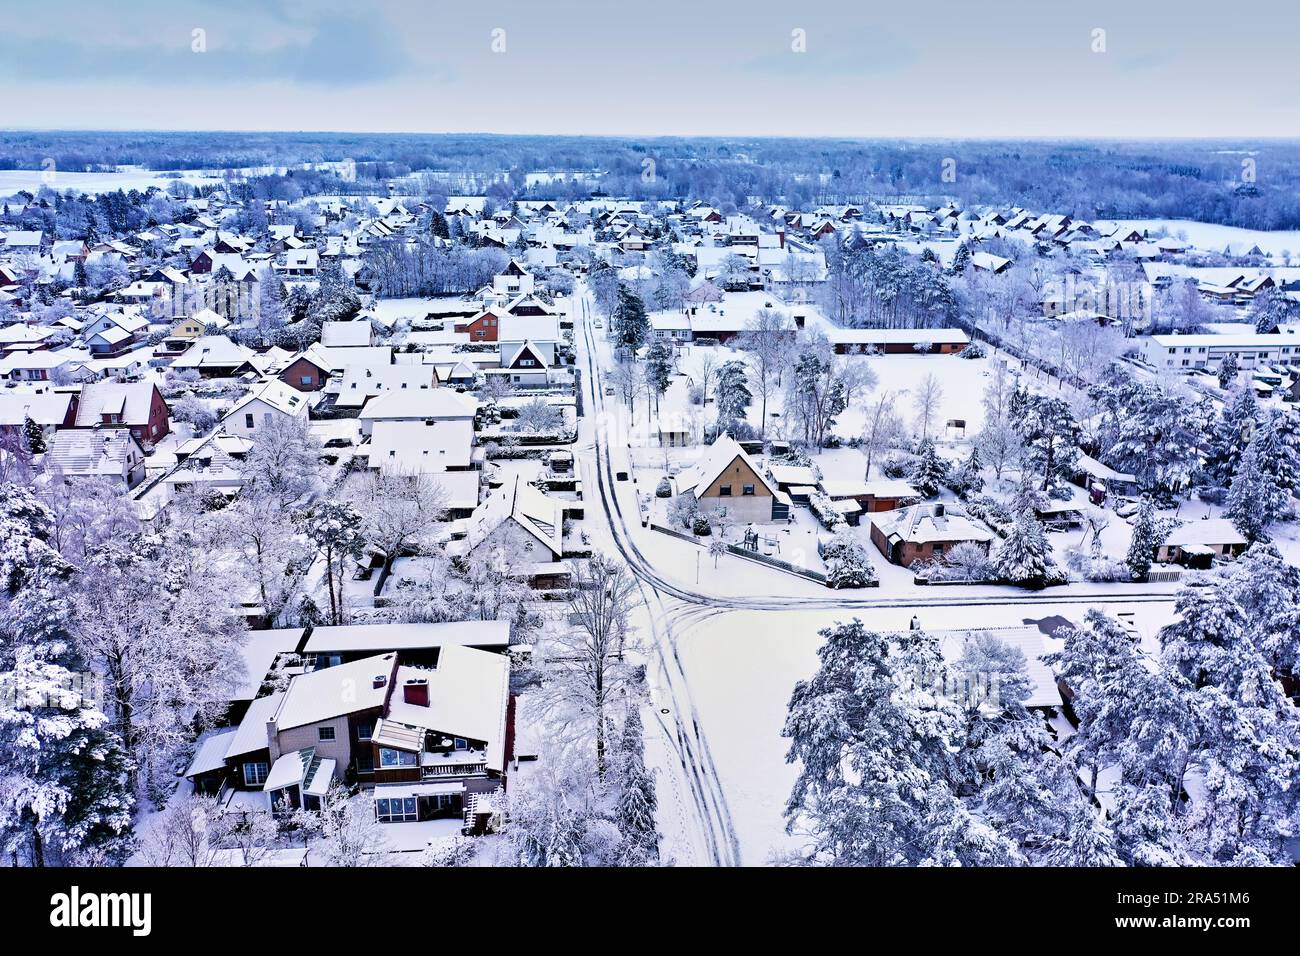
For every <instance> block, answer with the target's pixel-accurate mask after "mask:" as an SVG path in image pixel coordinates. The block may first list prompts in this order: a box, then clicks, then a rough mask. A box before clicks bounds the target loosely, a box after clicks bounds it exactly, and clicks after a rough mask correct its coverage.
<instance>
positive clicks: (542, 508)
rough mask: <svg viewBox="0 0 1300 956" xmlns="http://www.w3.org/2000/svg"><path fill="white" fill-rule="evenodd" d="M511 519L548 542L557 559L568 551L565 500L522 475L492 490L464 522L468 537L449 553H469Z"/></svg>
mask: <svg viewBox="0 0 1300 956" xmlns="http://www.w3.org/2000/svg"><path fill="white" fill-rule="evenodd" d="M507 521H513V522H514V523H516V524H517V525H519V527H520V528H522V529H523V530H524V531H525V532H526V533H527V534H528V535H529V536H530V537H531V538H533V539H534V540H536V541H537V542H539V543H540V544H542V545H544V546H545V547H546V548H547V549H548V550H549V551H550V552H551V554H552V556H553V559H554V560H558V559H559V558H561V557H562V556H563V555H564V502H562V501H560V500H558V499H556V498H552V497H550V496H549V495H547V494H545V493H544V492H542V491H541V490H540V489H538V488H536V487H535V486H533V485H530V484H529V483H528V482H526V481H524V480H523V479H522V478H521V477H520V476H518V475H514V476H513V477H512V478H510V479H508V480H507V481H506V483H505V484H504V485H502V486H501V487H500V488H498V489H497V490H496V491H495V492H493V493H492V494H490V495H489V496H488V498H487V500H485V501H484V502H483V503H482V504H481V505H479V506H478V507H477V508H475V509H474V513H473V514H472V515H470V516H469V517H468V518H466V519H465V520H464V521H463V522H462V523H461V525H460V527H461V528H462V529H463V530H464V532H465V537H464V539H463V540H461V541H453V542H452V543H451V545H450V546H449V547H448V553H454V554H467V553H469V552H470V551H472V550H474V549H475V548H477V547H478V546H479V545H480V544H482V543H483V542H484V541H485V540H487V538H488V537H489V536H490V535H491V534H492V533H493V532H494V531H496V530H497V529H498V528H500V527H501V526H502V525H503V524H505V523H506V522H507Z"/></svg>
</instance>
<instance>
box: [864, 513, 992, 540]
mask: <svg viewBox="0 0 1300 956" xmlns="http://www.w3.org/2000/svg"><path fill="white" fill-rule="evenodd" d="M940 510H942V514H939V513H936V512H938V511H940ZM871 523H872V524H873V525H875V526H876V527H877V528H878V529H880V532H881V533H882V534H883V535H884V536H885V537H886V538H895V537H896V538H897V539H898V540H900V541H906V542H909V543H911V544H925V543H927V542H933V541H992V540H993V533H992V532H991V531H989V530H987V529H986V528H982V527H980V526H979V525H977V524H975V523H974V522H972V521H970V520H969V519H967V518H966V517H965V515H960V514H954V513H953V512H951V511H949V510H948V508H947V507H942V506H939V505H935V504H919V505H912V506H911V507H908V508H898V509H895V510H894V511H884V512H880V513H878V514H874V515H872V516H871Z"/></svg>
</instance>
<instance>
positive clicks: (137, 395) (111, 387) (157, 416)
mask: <svg viewBox="0 0 1300 956" xmlns="http://www.w3.org/2000/svg"><path fill="white" fill-rule="evenodd" d="M104 425H114V426H118V425H125V426H126V427H127V428H129V429H131V434H132V435H134V436H135V439H136V441H138V442H140V443H141V444H142V445H143V444H149V443H157V442H159V441H161V440H162V439H163V438H165V437H166V436H167V434H168V433H169V432H170V431H171V424H170V422H169V420H168V410H167V403H166V402H165V401H164V400H163V397H162V392H160V391H158V386H156V385H154V384H153V383H152V382H88V383H86V384H85V385H83V386H82V387H81V395H80V397H79V399H78V402H77V418H76V423H75V427H77V428H97V427H99V426H104Z"/></svg>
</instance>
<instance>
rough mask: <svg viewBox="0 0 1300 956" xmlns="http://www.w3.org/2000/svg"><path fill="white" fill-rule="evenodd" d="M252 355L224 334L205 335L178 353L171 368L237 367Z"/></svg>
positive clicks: (248, 350) (250, 350)
mask: <svg viewBox="0 0 1300 956" xmlns="http://www.w3.org/2000/svg"><path fill="white" fill-rule="evenodd" d="M253 355H254V352H253V350H252V349H250V348H246V347H245V346H242V345H238V344H236V343H235V342H232V341H231V340H230V339H228V338H226V337H225V336H224V335H205V336H203V337H202V338H199V339H195V340H194V344H193V345H191V346H190V347H189V348H188V349H186V350H185V353H184V354H183V355H178V356H177V357H176V359H175V360H174V361H173V362H172V367H173V368H238V367H239V366H240V365H243V364H244V363H245V362H247V361H248V360H249V359H251V358H252V357H253Z"/></svg>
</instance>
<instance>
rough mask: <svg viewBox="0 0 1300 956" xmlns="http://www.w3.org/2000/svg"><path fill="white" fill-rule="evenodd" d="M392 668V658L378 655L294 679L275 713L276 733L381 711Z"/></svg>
mask: <svg viewBox="0 0 1300 956" xmlns="http://www.w3.org/2000/svg"><path fill="white" fill-rule="evenodd" d="M396 664H397V655H396V654H381V655H378V656H376V657H364V658H362V659H361V660H359V661H352V662H351V663H349V664H340V665H338V666H337V667H327V668H325V669H324V670H318V671H312V672H310V673H307V674H299V675H297V676H296V677H294V678H293V680H291V681H290V682H289V689H288V690H286V691H285V692H284V696H283V700H281V702H280V706H279V707H278V708H277V709H276V712H275V716H274V718H273V719H274V720H275V726H276V729H277V730H279V731H284V730H290V729H292V728H294V727H304V726H306V725H307V724H314V723H317V722H319V721H322V720H333V719H334V718H336V717H342V716H344V715H345V714H355V713H357V712H358V711H363V710H369V709H371V708H373V707H382V706H383V704H384V701H385V700H386V699H387V696H388V690H389V684H390V682H391V680H392V675H393V669H394V667H395V666H396ZM380 678H382V682H381V681H380ZM376 684H378V686H376Z"/></svg>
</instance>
